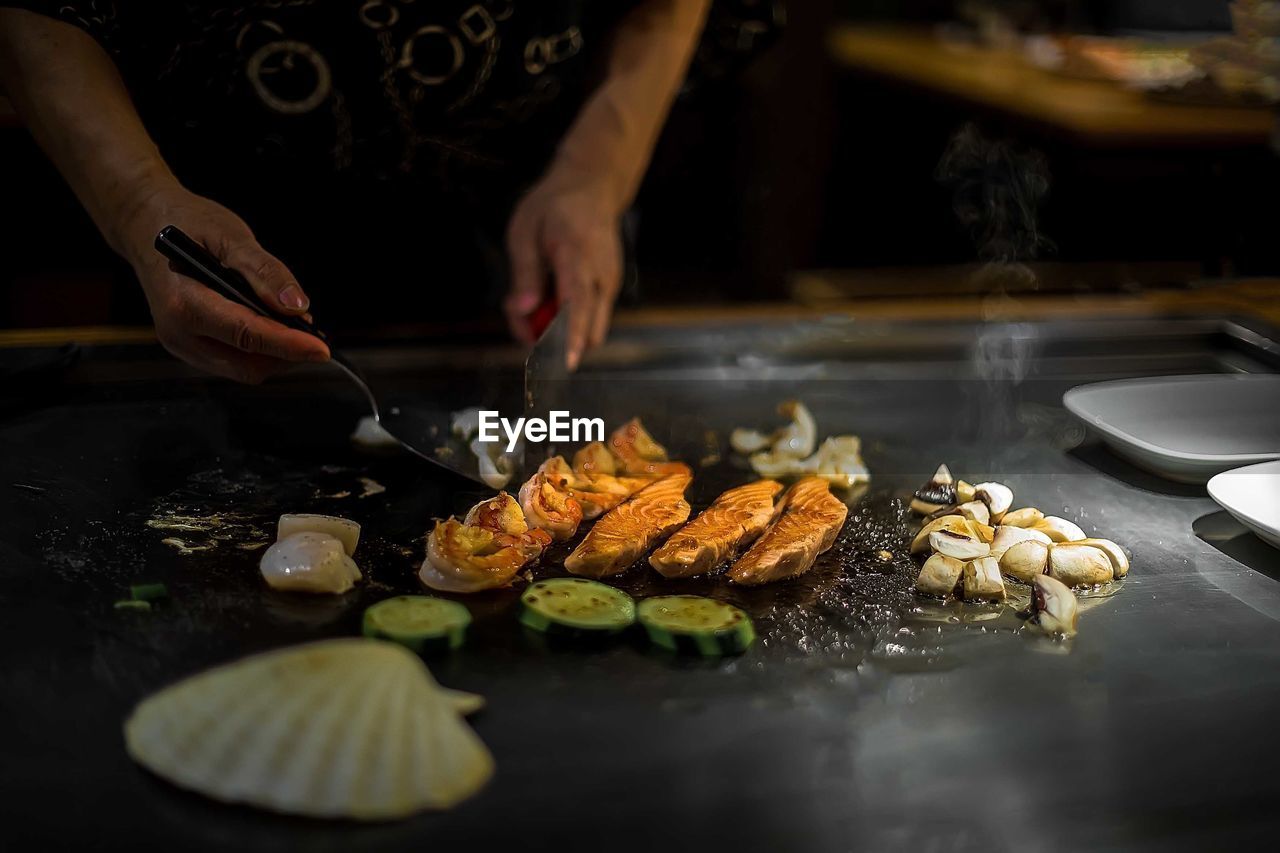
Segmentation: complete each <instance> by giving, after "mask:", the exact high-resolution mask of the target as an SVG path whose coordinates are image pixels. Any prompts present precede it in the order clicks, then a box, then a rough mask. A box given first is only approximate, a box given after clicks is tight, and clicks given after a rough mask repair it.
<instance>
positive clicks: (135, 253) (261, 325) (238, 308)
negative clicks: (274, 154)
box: [120, 186, 329, 383]
mask: <svg viewBox="0 0 1280 853" xmlns="http://www.w3.org/2000/svg"><path fill="white" fill-rule="evenodd" d="M166 225H176V226H177V227H178V228H181V229H182V230H183V231H185V232H186V233H187V234H188V235H189V236H190V237H191V238H192V239H193V240H195V241H197V242H199V243H202V244H204V246H205V248H207V249H209V251H210V252H212V253H213V254H214V256H215V257H217V258H218V260H219V261H221V262H222V263H223V264H224V265H226V266H228V267H231V268H232V269H234V270H236V271H237V272H239V273H241V274H242V275H243V276H244V277H245V278H246V279H248V281H249V283H250V284H251V285H253V289H254V291H255V292H256V293H257V294H258V296H259V297H261V298H262V301H263V302H265V303H266V304H267V305H270V306H271V307H272V308H273V309H275V310H276V311H278V312H279V313H280V314H283V315H289V314H293V315H297V314H305V313H306V311H307V308H308V307H309V304H310V303H309V300H308V299H307V295H306V294H305V293H304V292H303V290H302V287H301V286H300V285H299V284H298V282H297V280H296V279H294V277H293V274H292V273H290V272H289V270H288V268H287V267H285V265H284V264H282V263H281V262H280V261H279V260H277V259H276V258H275V257H273V256H272V255H270V254H269V253H268V252H267V251H266V250H264V249H263V248H262V247H261V246H259V245H258V241H257V240H256V239H255V238H254V236H253V232H251V231H250V230H249V226H248V225H246V224H245V223H244V221H243V220H242V219H240V217H238V216H236V215H235V214H234V213H232V212H231V211H230V210H227V209H226V208H225V207H223V206H222V205H220V204H218V203H217V202H214V201H211V200H210V199H207V198H204V197H202V196H198V195H196V194H194V193H191V192H188V191H187V190H185V189H182V188H181V187H178V186H173V187H167V188H164V189H160V190H156V191H153V192H151V193H150V194H148V195H146V196H145V197H144V198H143V199H142V200H141V201H140V202H139V203H137V204H136V205H135V206H134V207H133V210H132V212H131V213H130V214H129V215H128V216H127V218H126V221H125V222H124V223H122V227H121V229H120V235H121V240H120V242H121V244H122V245H121V246H120V248H121V250H122V253H123V254H124V256H125V258H126V260H128V261H129V263H130V264H131V265H132V266H133V270H134V272H135V273H137V276H138V281H139V282H140V283H141V284H142V289H143V291H144V292H145V293H146V296H147V303H148V304H149V305H150V306H151V316H152V318H153V319H154V320H155V325H156V336H157V337H158V338H159V339H160V343H161V344H163V345H164V347H165V349H167V350H168V351H169V352H171V353H173V354H174V355H176V356H177V357H178V358H180V359H182V360H183V361H185V362H187V363H188V364H190V365H193V366H195V367H198V368H200V369H201V370H205V371H208V372H209V373H214V374H217V375H218V376H225V377H227V378H229V379H235V380H237V381H240V382H250V383H258V382H261V381H262V380H264V379H266V378H267V377H268V376H271V375H272V374H275V373H278V372H280V371H281V370H284V369H285V368H287V367H289V366H290V364H293V363H296V362H302V361H327V360H328V359H329V348H328V347H327V346H325V344H324V342H323V341H321V340H319V339H318V338H316V337H313V336H312V335H308V334H307V333H305V332H299V331H297V330H296V329H290V328H289V327H288V326H285V325H283V324H281V323H277V322H275V321H273V320H269V319H267V318H266V317H262V316H259V315H258V314H256V313H254V312H253V311H251V310H249V309H248V308H245V307H244V306H242V305H239V304H237V303H235V302H232V301H231V300H229V299H226V298H225V297H223V296H221V295H220V294H218V293H216V292H214V291H213V290H210V289H209V288H207V287H205V286H204V285H202V284H200V283H199V282H197V281H194V280H193V279H190V278H187V277H186V276H184V275H181V274H179V273H177V272H174V271H173V270H172V269H171V268H170V266H169V261H168V259H167V258H165V257H164V256H163V255H161V254H160V253H159V252H158V251H156V249H155V245H154V243H155V238H156V234H158V233H159V232H160V229H161V228H163V227H164V226H166Z"/></svg>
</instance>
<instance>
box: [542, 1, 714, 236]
mask: <svg viewBox="0 0 1280 853" xmlns="http://www.w3.org/2000/svg"><path fill="white" fill-rule="evenodd" d="M710 5H711V4H710V0H646V2H644V3H642V4H641V5H640V6H638V7H637V8H636V9H634V10H633V11H632V12H631V13H630V14H628V15H627V17H626V18H625V19H624V20H623V22H622V24H621V25H620V27H619V28H618V31H617V33H616V34H615V36H614V40H613V46H612V50H611V51H610V54H609V59H608V63H607V67H606V72H605V77H604V80H603V82H602V83H601V84H600V86H599V87H598V88H597V89H596V90H595V91H594V92H593V93H592V95H591V96H590V97H589V98H588V99H587V102H586V104H584V106H583V108H582V111H581V112H580V113H579V114H578V118H577V119H576V121H575V122H574V123H573V126H572V127H571V128H570V130H569V132H568V134H566V136H565V138H564V141H563V142H562V143H561V145H560V150H559V152H558V154H557V156H556V160H555V162H554V164H553V166H552V170H553V171H557V170H558V171H567V172H570V173H581V174H583V175H589V176H591V177H592V178H593V179H595V180H603V181H605V182H606V183H607V192H608V194H609V196H610V199H611V201H612V202H613V204H615V205H616V211H615V212H621V211H622V210H624V209H625V208H626V207H627V206H628V205H630V203H631V201H632V199H633V198H634V196H635V193H636V190H637V189H638V188H639V185H640V180H641V178H642V177H643V175H644V172H645V169H647V168H648V165H649V159H650V157H651V156H652V154H653V147H654V145H655V143H656V142H657V138H658V133H659V131H661V129H662V125H663V123H664V122H665V121H666V118H667V113H668V112H669V111H670V109H671V104H672V102H673V101H674V100H675V96H676V93H677V91H678V90H679V87H680V84H681V81H682V80H683V79H684V76H685V73H686V72H687V71H688V68H689V61H690V59H691V57H692V55H693V50H694V47H695V46H696V44H697V41H698V36H699V35H700V34H701V32H702V27H703V24H704V22H705V19H706V14H707V9H708V7H709V6H710Z"/></svg>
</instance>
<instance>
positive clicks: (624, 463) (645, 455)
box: [609, 418, 692, 480]
mask: <svg viewBox="0 0 1280 853" xmlns="http://www.w3.org/2000/svg"><path fill="white" fill-rule="evenodd" d="M609 452H610V453H612V454H613V457H614V459H615V460H617V464H618V469H619V470H620V471H621V473H623V474H625V475H627V476H630V477H643V478H645V479H646V480H656V479H658V478H659V477H667V476H670V475H672V474H692V472H691V471H690V470H689V466H688V465H685V464H684V463H683V462H670V461H668V460H667V450H666V448H665V447H663V446H662V445H661V444H658V442H656V441H654V440H653V436H651V435H649V433H648V432H647V431H646V430H645V428H644V426H643V425H642V424H641V423H640V419H639V418H632V419H631V420H629V421H627V422H626V423H625V424H623V425H622V426H620V427H618V428H617V429H616V430H614V431H613V434H612V435H610V436H609Z"/></svg>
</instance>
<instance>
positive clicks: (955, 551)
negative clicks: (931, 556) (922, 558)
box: [929, 516, 991, 561]
mask: <svg viewBox="0 0 1280 853" xmlns="http://www.w3.org/2000/svg"><path fill="white" fill-rule="evenodd" d="M957 517H958V516H957ZM961 520H962V521H963V519H961ZM929 547H930V548H932V549H933V550H934V551H935V552H936V553H939V554H946V555H947V556H948V557H955V558H956V559H957V560H965V561H968V560H976V559H977V558H978V557H985V556H987V555H988V554H990V553H991V546H990V545H988V544H987V543H986V542H983V541H982V540H981V539H979V538H978V537H977V536H975V535H973V533H970V532H966V533H958V532H956V531H954V530H945V529H944V530H935V531H934V532H933V533H930V534H929Z"/></svg>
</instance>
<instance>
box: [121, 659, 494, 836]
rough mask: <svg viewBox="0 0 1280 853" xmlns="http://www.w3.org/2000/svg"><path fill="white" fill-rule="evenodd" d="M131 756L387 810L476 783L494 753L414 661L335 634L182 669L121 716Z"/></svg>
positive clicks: (217, 784) (200, 777)
mask: <svg viewBox="0 0 1280 853" xmlns="http://www.w3.org/2000/svg"><path fill="white" fill-rule="evenodd" d="M124 731H125V745H126V747H127V749H128V751H129V754H130V755H131V756H132V757H133V758H134V760H135V761H137V762H138V763H140V764H142V765H143V766H145V767H147V768H148V769H149V770H151V771H152V772H154V773H156V774H158V775H160V776H162V777H164V778H165V779H168V780H169V781H170V782H173V783H174V784H176V785H179V786H181V787H184V788H188V789H190V790H193V791H196V792H199V793H201V794H204V795H206V796H209V797H213V798H215V799H218V800H224V801H227V802H236V803H246V804H249V805H253V806H258V807H261V808H266V809H271V810H274V811H280V812H286V813H289V814H298V815H306V816H310V817H327V818H353V819H356V820H390V819H396V818H402V817H406V816H408V815H411V814H414V813H415V812H419V811H422V810H425V809H443V808H449V807H451V806H453V805H455V804H457V803H458V802H460V801H462V800H464V799H466V798H467V797H469V796H471V795H472V794H474V793H475V792H476V791H478V790H479V789H480V788H481V787H482V786H483V785H484V784H485V782H486V781H487V780H488V779H489V777H490V776H491V775H492V773H493V759H492V757H491V756H490V755H489V752H488V750H487V749H486V748H485V746H484V744H483V743H482V742H481V741H480V739H479V738H477V737H476V735H475V733H474V732H472V731H471V729H470V728H469V727H468V726H467V725H466V724H465V723H464V722H463V721H462V719H461V717H460V716H459V709H458V695H457V694H455V693H453V692H452V691H446V690H443V689H442V688H440V687H439V686H438V685H437V684H436V683H435V680H434V679H433V678H432V677H431V673H430V672H428V671H427V669H426V667H425V666H424V665H423V663H422V661H421V659H419V658H418V657H417V656H416V655H414V654H413V653H411V652H409V651H408V650H406V649H404V648H403V647H401V646H398V645H396V644H394V643H386V642H382V641H379V640H365V639H343V640H327V641H323V642H318V643H309V644H307V645H303V646H295V647H293V648H288V649H282V650H280V651H275V652H268V653H266V654H261V655H254V656H252V657H249V658H245V659H244V660H241V661H237V662H235V663H232V664H228V665H226V666H221V667H218V668H216V669H212V670H209V671H207V672H204V673H201V674H199V675H196V676H193V677H191V678H188V679H186V680H185V681H181V682H179V683H177V684H175V685H173V686H172V687H168V688H166V689H164V690H161V691H160V692H159V693H156V694H155V695H153V696H151V697H149V698H147V699H145V700H144V701H143V702H141V703H140V704H139V705H138V707H137V708H136V709H134V712H133V714H132V715H131V716H130V717H129V719H128V720H127V721H126V722H125V727H124Z"/></svg>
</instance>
